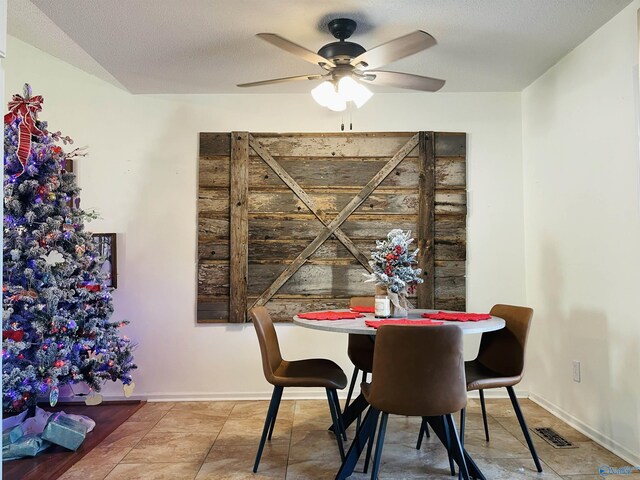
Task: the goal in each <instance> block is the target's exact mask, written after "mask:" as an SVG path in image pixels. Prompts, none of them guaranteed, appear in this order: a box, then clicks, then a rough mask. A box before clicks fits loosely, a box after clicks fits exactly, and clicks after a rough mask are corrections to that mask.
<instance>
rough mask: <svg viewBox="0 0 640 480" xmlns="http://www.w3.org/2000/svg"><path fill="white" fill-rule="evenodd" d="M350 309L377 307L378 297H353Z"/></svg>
mask: <svg viewBox="0 0 640 480" xmlns="http://www.w3.org/2000/svg"><path fill="white" fill-rule="evenodd" d="M349 306H350V307H375V306H376V297H351V300H350V301H349Z"/></svg>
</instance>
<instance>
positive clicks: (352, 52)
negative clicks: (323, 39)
mask: <svg viewBox="0 0 640 480" xmlns="http://www.w3.org/2000/svg"><path fill="white" fill-rule="evenodd" d="M364 52H366V50H365V49H364V47H362V46H361V45H358V44H357V43H353V42H345V41H340V42H332V43H328V44H327V45H325V46H324V47H322V48H321V49H320V50H318V55H320V56H321V57H324V58H328V59H329V60H333V61H334V63H335V62H337V63H341V62H347V63H348V62H349V60H351V59H352V58H356V57H357V56H358V55H360V54H362V53H364Z"/></svg>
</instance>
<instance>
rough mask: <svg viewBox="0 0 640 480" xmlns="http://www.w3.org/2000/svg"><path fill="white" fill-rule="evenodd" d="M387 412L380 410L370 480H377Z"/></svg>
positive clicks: (387, 416) (387, 417)
mask: <svg viewBox="0 0 640 480" xmlns="http://www.w3.org/2000/svg"><path fill="white" fill-rule="evenodd" d="M388 419H389V414H388V413H387V412H382V419H381V420H380V429H379V430H378V441H377V442H376V453H375V455H374V456H373V468H372V469H371V480H377V478H378V470H380V458H381V457H382V446H383V445H384V434H385V432H386V430H387V420H388Z"/></svg>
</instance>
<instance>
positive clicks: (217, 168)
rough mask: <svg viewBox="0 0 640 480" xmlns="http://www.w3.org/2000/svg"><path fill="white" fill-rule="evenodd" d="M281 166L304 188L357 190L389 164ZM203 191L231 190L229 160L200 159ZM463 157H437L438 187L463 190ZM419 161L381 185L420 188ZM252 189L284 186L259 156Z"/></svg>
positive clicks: (293, 161) (286, 160)
mask: <svg viewBox="0 0 640 480" xmlns="http://www.w3.org/2000/svg"><path fill="white" fill-rule="evenodd" d="M277 160H278V163H280V165H282V167H283V168H284V169H285V170H286V171H287V172H288V173H289V174H290V175H291V176H292V177H293V178H294V179H295V180H296V181H297V182H298V183H299V184H300V185H301V186H302V187H303V188H305V189H307V188H310V187H329V186H330V187H334V188H335V187H358V186H361V185H364V184H365V183H366V182H367V181H369V180H370V179H371V178H373V176H374V175H375V174H376V172H378V171H379V170H380V169H381V168H382V167H383V166H384V164H385V163H386V161H387V160H388V159H386V158H356V159H353V158H347V159H331V158H329V159H327V158H322V157H318V158H303V159H299V158H291V157H278V158H277ZM199 171H200V174H199V175H200V177H199V178H200V180H199V184H200V188H201V189H206V188H225V187H229V157H228V156H227V157H220V156H218V157H201V158H200V161H199ZM465 184H466V170H465V159H464V157H436V188H455V187H460V188H464V186H465ZM417 186H418V162H417V158H405V159H404V160H403V161H402V163H401V164H400V165H398V166H397V167H396V168H395V169H393V171H392V172H391V174H390V175H389V176H388V177H387V178H386V179H385V180H384V181H383V182H382V184H381V185H380V187H381V188H392V187H401V188H417ZM249 187H250V189H255V188H266V187H281V188H283V187H285V185H284V183H283V182H282V180H280V178H279V177H278V176H277V175H275V174H274V173H273V171H272V170H271V169H270V168H269V166H268V165H266V164H265V163H264V162H263V161H262V160H261V159H260V158H259V157H251V158H250V164H249Z"/></svg>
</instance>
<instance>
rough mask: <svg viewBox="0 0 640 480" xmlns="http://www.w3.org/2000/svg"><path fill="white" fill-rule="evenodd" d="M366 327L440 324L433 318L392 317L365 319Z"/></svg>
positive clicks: (440, 323)
mask: <svg viewBox="0 0 640 480" xmlns="http://www.w3.org/2000/svg"><path fill="white" fill-rule="evenodd" d="M364 323H365V324H366V325H367V327H373V328H378V327H379V326H381V325H442V322H434V321H433V320H409V319H408V318H392V319H388V320H365V321H364Z"/></svg>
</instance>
